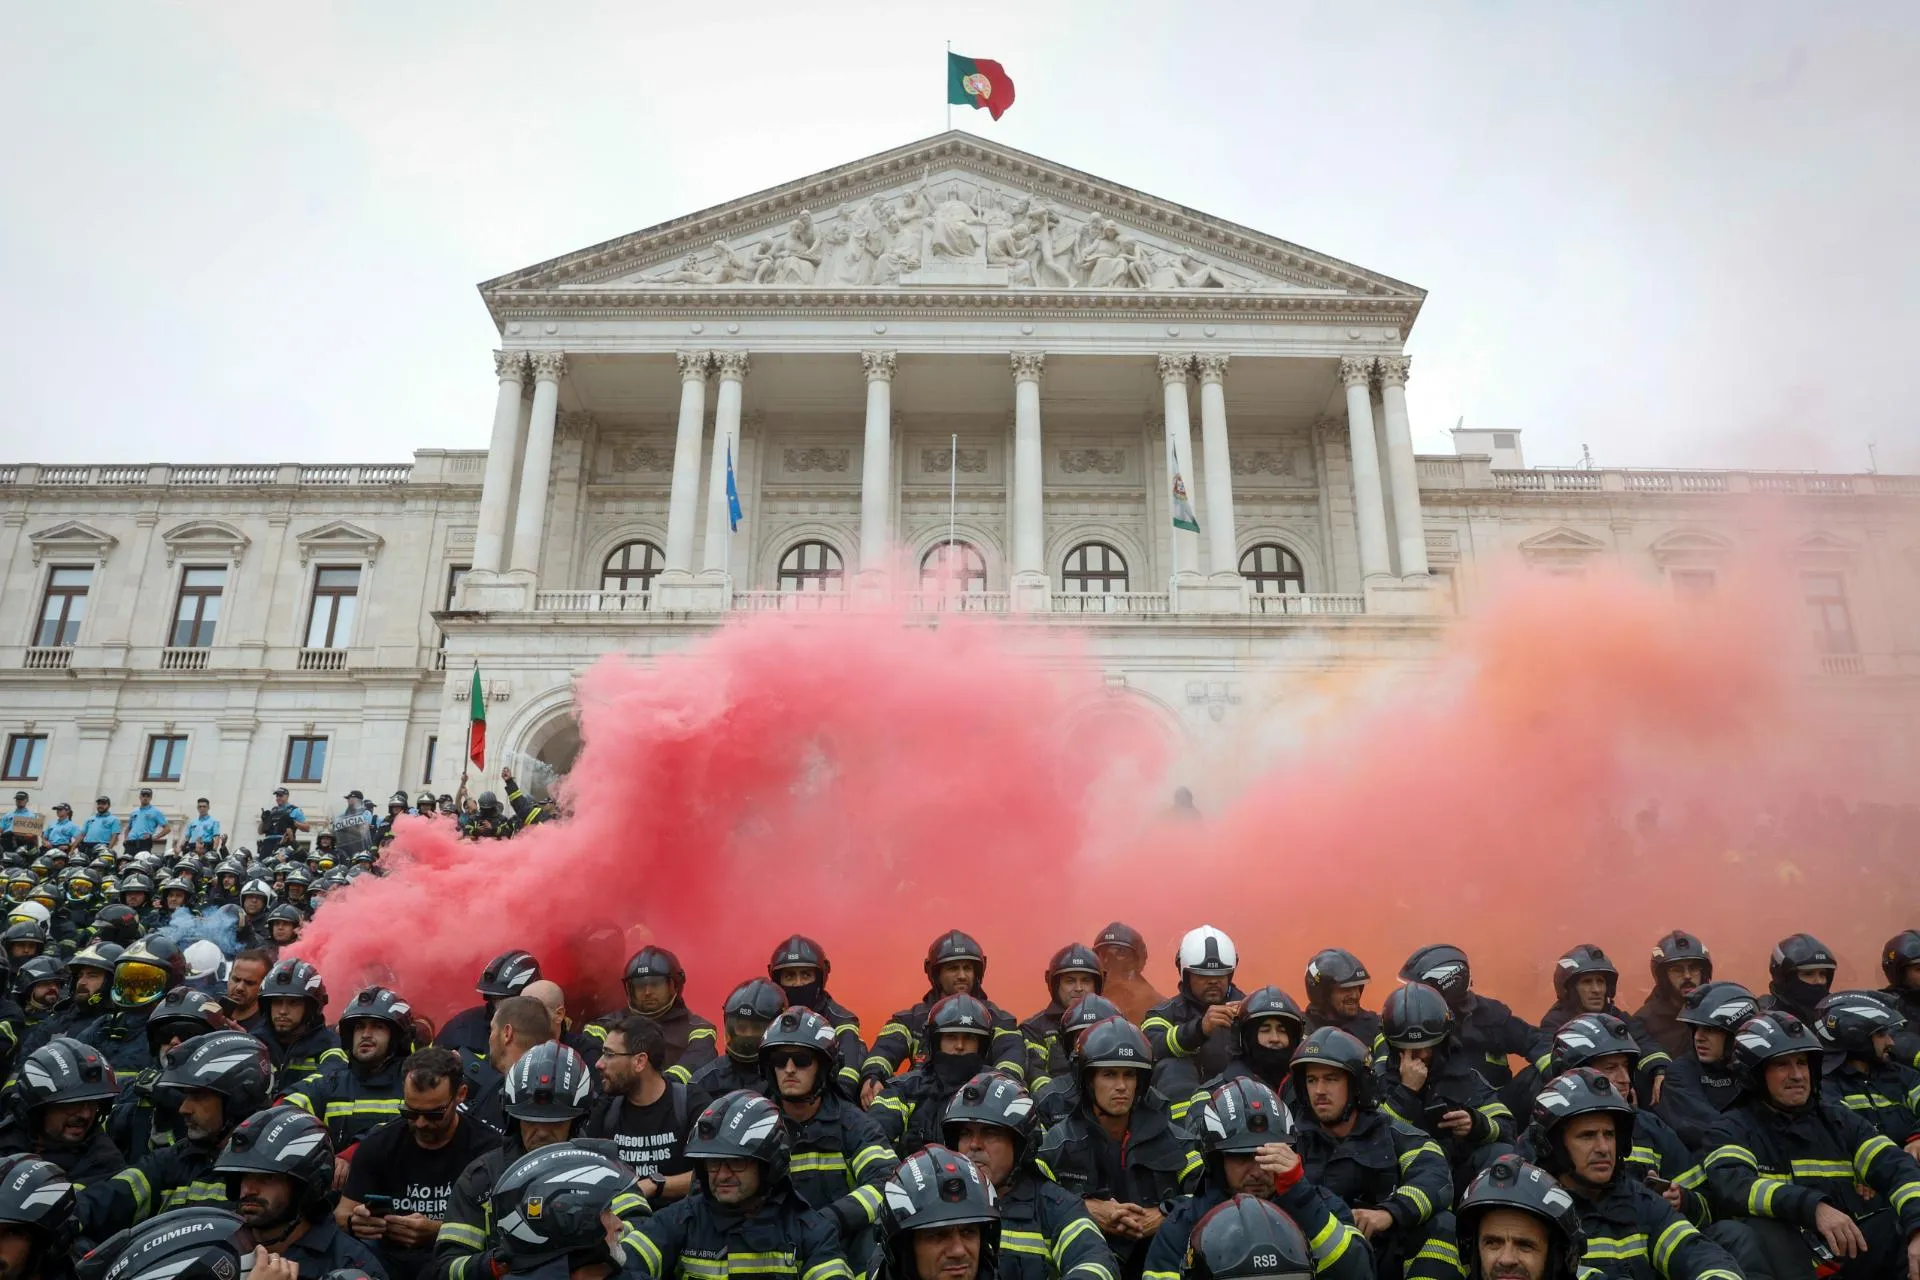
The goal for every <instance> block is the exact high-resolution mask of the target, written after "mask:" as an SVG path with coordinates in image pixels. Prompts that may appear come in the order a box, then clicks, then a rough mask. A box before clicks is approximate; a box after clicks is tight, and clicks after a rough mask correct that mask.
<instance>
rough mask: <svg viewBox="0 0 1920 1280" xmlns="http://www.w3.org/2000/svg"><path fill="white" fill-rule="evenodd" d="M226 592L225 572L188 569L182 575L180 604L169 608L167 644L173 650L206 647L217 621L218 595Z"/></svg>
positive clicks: (211, 640)
mask: <svg viewBox="0 0 1920 1280" xmlns="http://www.w3.org/2000/svg"><path fill="white" fill-rule="evenodd" d="M226 589H227V571H226V570H225V569H188V570H187V571H186V572H185V573H184V574H182V575H181V578H180V601H179V603H178V604H176V605H175V606H174V609H173V634H172V635H171V636H169V637H168V639H167V643H168V644H170V645H172V646H173V647H174V648H176V649H205V648H208V647H210V646H211V645H212V644H213V628H214V624H216V623H218V622H219V621H220V596H221V593H222V592H224V591H225V590H226Z"/></svg>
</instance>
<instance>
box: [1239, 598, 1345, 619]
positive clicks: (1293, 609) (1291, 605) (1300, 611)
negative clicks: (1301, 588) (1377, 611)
mask: <svg viewBox="0 0 1920 1280" xmlns="http://www.w3.org/2000/svg"><path fill="white" fill-rule="evenodd" d="M1250 603H1251V605H1252V608H1253V612H1255V613H1260V614H1267V615H1273V614H1284V615H1287V616H1305V615H1310V614H1331V613H1339V614H1353V613H1365V612H1366V611H1367V598H1366V597H1365V596H1363V595H1359V594H1357V593H1355V594H1352V595H1345V594H1331V595H1330V594H1324V593H1323V594H1317V595H1277V594H1268V595H1255V596H1254V597H1253V599H1252V601H1251V602H1250Z"/></svg>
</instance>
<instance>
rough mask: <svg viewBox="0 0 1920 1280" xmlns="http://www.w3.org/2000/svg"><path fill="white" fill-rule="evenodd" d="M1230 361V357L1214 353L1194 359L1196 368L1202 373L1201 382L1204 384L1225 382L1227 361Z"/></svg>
mask: <svg viewBox="0 0 1920 1280" xmlns="http://www.w3.org/2000/svg"><path fill="white" fill-rule="evenodd" d="M1228 359H1229V357H1227V356H1225V355H1222V354H1220V353H1219V352H1213V353H1211V354H1208V355H1203V356H1195V357H1194V358H1193V363H1194V367H1195V368H1197V369H1199V371H1200V381H1201V382H1202V383H1208V382H1225V381H1226V380H1227V360H1228Z"/></svg>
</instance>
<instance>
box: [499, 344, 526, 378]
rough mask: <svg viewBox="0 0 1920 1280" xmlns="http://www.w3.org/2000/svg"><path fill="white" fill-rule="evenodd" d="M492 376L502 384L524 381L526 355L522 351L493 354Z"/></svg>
mask: <svg viewBox="0 0 1920 1280" xmlns="http://www.w3.org/2000/svg"><path fill="white" fill-rule="evenodd" d="M493 376H494V377H496V378H498V379H500V381H502V382H523V381H525V380H526V376H527V353H526V352H524V351H496V352H494V353H493Z"/></svg>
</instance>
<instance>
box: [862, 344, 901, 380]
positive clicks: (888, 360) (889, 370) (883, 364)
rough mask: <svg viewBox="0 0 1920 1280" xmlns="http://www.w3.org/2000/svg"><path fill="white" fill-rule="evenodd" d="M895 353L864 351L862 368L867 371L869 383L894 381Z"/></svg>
mask: <svg viewBox="0 0 1920 1280" xmlns="http://www.w3.org/2000/svg"><path fill="white" fill-rule="evenodd" d="M893 366H894V353H893V352H891V351H862V352H861V353H860V367H861V369H863V370H865V371H866V375H867V381H868V382H874V381H880V382H892V381H893Z"/></svg>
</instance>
